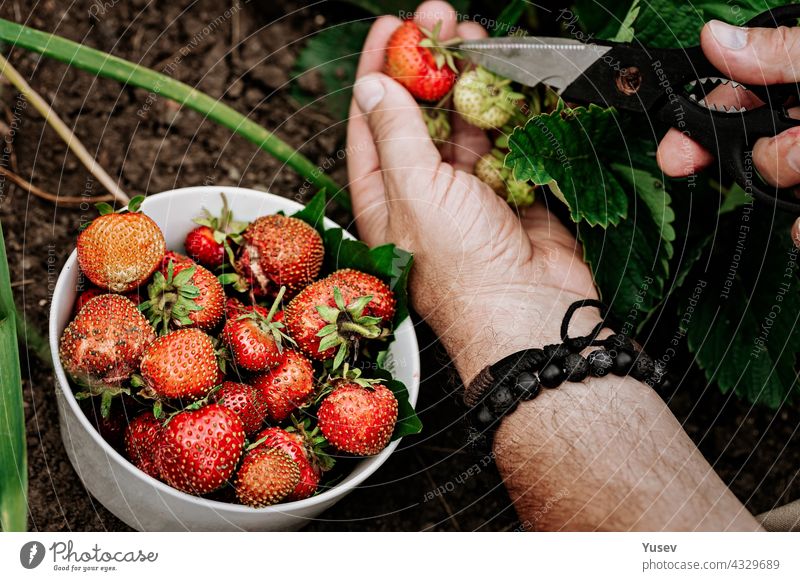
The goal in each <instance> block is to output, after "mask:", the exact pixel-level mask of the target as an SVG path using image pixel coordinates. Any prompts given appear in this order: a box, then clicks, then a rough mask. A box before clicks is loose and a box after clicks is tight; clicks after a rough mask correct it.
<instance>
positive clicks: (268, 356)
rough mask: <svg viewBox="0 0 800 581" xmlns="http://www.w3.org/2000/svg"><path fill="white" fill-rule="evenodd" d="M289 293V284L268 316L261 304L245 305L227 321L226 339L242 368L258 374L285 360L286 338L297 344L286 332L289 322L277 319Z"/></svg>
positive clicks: (234, 357) (235, 359) (277, 298)
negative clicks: (279, 309) (285, 294)
mask: <svg viewBox="0 0 800 581" xmlns="http://www.w3.org/2000/svg"><path fill="white" fill-rule="evenodd" d="M285 292H286V287H281V289H280V291H278V296H277V297H275V300H274V301H273V303H272V308H270V310H269V312H268V313H267V314H266V316H265V315H264V314H263V309H261V308H260V307H253V308H252V309H246V308H245V312H244V313H242V314H238V315H236V316H234V317H231V318H229V319H228V320H227V322H226V323H225V326H224V327H223V329H222V342H223V344H224V345H225V347H227V349H228V351H229V352H230V355H231V359H232V361H233V363H234V365H235V366H236V367H237V368H238V369H240V370H244V371H249V372H253V373H256V372H259V371H264V370H265V369H268V368H271V367H275V366H277V365H278V364H280V362H281V361H282V360H283V343H284V341H286V342H289V343H291V344H294V340H293V339H292V338H291V337H289V336H288V335H286V334H285V333H284V332H283V329H284V327H285V325H284V324H283V323H282V322H280V321H275V320H274V317H275V314H276V313H277V311H278V307H279V306H280V305H281V300H282V299H283V295H284V293H285Z"/></svg>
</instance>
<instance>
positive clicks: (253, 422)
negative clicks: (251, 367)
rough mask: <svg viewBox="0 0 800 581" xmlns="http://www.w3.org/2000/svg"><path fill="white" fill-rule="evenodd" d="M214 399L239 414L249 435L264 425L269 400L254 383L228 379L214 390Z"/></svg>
mask: <svg viewBox="0 0 800 581" xmlns="http://www.w3.org/2000/svg"><path fill="white" fill-rule="evenodd" d="M213 400H214V402H215V403H218V404H220V405H222V406H225V407H226V408H228V409H229V410H231V411H232V412H234V413H235V414H236V415H238V416H239V419H240V420H242V425H243V426H244V432H245V434H247V435H248V436H251V435H252V434H253V433H255V432H256V431H257V430H258V429H259V428H260V427H261V426H262V425H264V420H265V419H266V417H267V402H266V401H265V399H264V396H263V395H262V393H261V390H260V389H257V388H255V387H253V386H252V385H247V384H246V383H236V382H234V381H226V382H225V383H223V384H222V387H220V388H219V390H218V391H216V392H214V394H213Z"/></svg>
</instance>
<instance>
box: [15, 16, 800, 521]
mask: <svg viewBox="0 0 800 581" xmlns="http://www.w3.org/2000/svg"><path fill="white" fill-rule="evenodd" d="M228 4H233V2H230V3H228ZM228 4H223V3H219V2H212V1H210V0H200V1H189V0H174V1H172V2H159V3H155V2H149V1H147V0H116V1H114V2H111V1H107V2H102V1H100V0H95V1H94V2H89V1H86V0H79V1H75V2H71V3H68V4H62V3H60V2H55V1H53V0H44V1H41V2H39V3H37V4H36V8H35V10H34V11H33V13H32V14H31V13H29V10H30V8H29V7H28V6H27V3H26V2H22V1H5V2H0V16H2V17H3V18H7V19H11V20H14V21H17V22H26V24H28V25H30V26H33V27H35V28H39V29H43V30H47V31H51V32H56V33H58V34H61V35H63V36H66V37H68V38H71V39H75V40H79V41H82V42H84V43H85V44H87V45H89V46H93V47H97V48H101V49H103V50H106V51H110V52H112V53H113V54H115V55H118V56H121V57H124V58H127V59H131V60H134V61H138V62H141V63H142V64H144V65H147V66H150V67H153V68H155V69H157V70H164V69H165V68H166V67H168V66H169V65H170V64H171V63H173V62H174V60H175V57H176V55H178V54H181V52H180V51H181V49H182V48H184V47H191V48H190V50H188V52H187V54H186V55H185V56H183V57H182V58H181V60H180V63H179V64H177V65H175V66H173V67H171V69H170V70H171V74H172V75H173V76H175V77H176V78H178V79H180V80H182V81H184V82H187V83H189V84H191V85H195V86H197V87H198V88H199V89H201V90H203V91H206V92H208V93H210V94H211V95H214V96H221V97H222V100H223V101H224V102H226V103H228V104H230V105H232V106H233V107H235V108H237V109H238V110H239V111H242V112H246V113H248V114H250V115H251V117H252V118H253V119H255V120H256V121H258V122H259V123H261V124H263V125H264V126H266V127H268V128H270V129H273V130H275V131H276V132H277V133H278V134H279V135H280V136H281V137H283V138H284V139H286V140H287V141H288V142H289V143H290V144H292V145H293V146H295V147H298V148H300V149H301V151H302V152H303V153H304V154H305V155H307V156H308V157H309V158H310V159H312V160H313V161H314V162H315V163H320V164H322V163H323V161H324V160H325V159H327V158H328V157H329V156H331V155H333V156H334V158H335V153H336V151H337V150H338V149H339V147H340V146H341V144H342V142H343V140H344V126H343V125H342V124H337V123H336V122H334V120H332V119H329V118H327V117H326V116H325V115H324V114H322V113H319V112H316V111H312V110H309V109H303V110H302V111H299V112H298V109H299V107H298V105H297V103H295V102H293V101H292V99H291V98H290V96H289V86H288V80H289V71H290V69H291V65H292V63H293V59H294V57H295V55H296V53H297V50H298V47H299V46H300V45H301V44H302V41H301V39H302V38H303V37H304V36H305V35H307V34H309V33H311V32H312V31H314V30H317V29H319V28H320V27H322V26H323V25H324V24H325V22H326V20H327V19H328V18H330V17H332V16H333V15H336V14H337V11H340V9H341V5H322V6H320V5H317V6H316V7H315V8H314V9H313V11H312V10H307V9H301V10H299V11H297V12H294V10H296V9H299V8H301V4H299V3H294V2H280V3H277V2H275V3H273V2H267V1H263V2H258V1H251V2H249V3H247V4H245V5H244V6H243V7H242V8H241V10H240V11H233V12H234V14H233V15H232V16H231V17H230V18H227V19H223V21H221V22H219V21H218V22H219V24H218V26H216V27H215V28H214V29H213V30H212V31H211V32H210V33H208V34H205V35H204V34H203V32H202V31H203V27H204V26H207V25H208V24H209V23H211V22H214V21H215V19H218V17H219V16H220V15H221V14H223V12H224V11H225V10H226V9H227V8H229V7H230V6H229V5H228ZM65 6H69V8H65ZM92 6H94V7H95V8H94V9H92ZM90 12H91V13H93V14H94V15H95V16H94V17H93V16H91V15H90ZM284 14H287V15H288V16H284ZM198 35H199V36H198ZM238 42H241V44H239V45H238V46H237V47H236V48H235V49H233V50H232V49H231V47H232V46H234V45H236V44H237V43H238ZM11 61H12V62H13V63H14V64H15V65H16V66H18V68H19V69H20V70H21V71H22V72H23V73H24V74H25V75H26V76H28V77H29V78H30V83H31V85H32V86H33V87H34V88H35V89H37V90H38V91H39V92H40V93H41V94H42V95H44V96H45V98H46V99H48V100H49V101H50V102H52V103H53V106H54V108H55V109H56V110H57V111H58V113H59V114H60V115H61V116H62V117H63V118H64V120H65V121H66V122H67V124H68V125H70V126H71V127H72V128H73V129H74V131H75V132H76V133H77V135H78V136H79V137H80V138H81V139H82V140H83V142H84V144H85V145H86V146H87V148H88V149H89V150H90V151H91V152H93V153H94V154H96V156H97V158H98V160H99V161H100V162H101V163H102V164H103V165H104V166H105V167H106V168H107V169H108V170H109V171H110V172H111V173H112V175H114V176H115V177H119V180H120V183H121V185H122V187H123V188H124V189H126V190H127V191H129V192H132V193H153V192H159V191H163V190H167V189H171V188H174V187H182V186H189V185H197V184H202V183H205V184H219V185H242V186H245V187H253V188H257V189H262V190H270V191H271V192H273V193H275V194H279V195H283V196H286V197H295V196H296V193H297V192H298V190H299V188H300V186H301V184H302V179H300V178H298V177H297V176H296V175H295V174H294V173H293V172H292V171H290V170H288V169H285V168H283V167H282V166H281V164H280V163H278V162H277V161H275V160H274V159H273V158H271V157H270V156H269V155H267V154H266V153H264V152H262V151H260V150H259V149H257V148H256V147H254V146H252V145H250V144H249V143H247V142H245V141H244V140H242V139H241V138H238V137H232V136H231V134H230V133H229V132H228V131H227V130H225V129H222V128H219V127H216V126H215V125H213V124H212V123H209V122H205V121H204V120H203V119H202V118H201V117H200V116H199V115H197V114H195V113H193V112H190V111H182V110H179V109H178V108H177V107H176V106H175V105H174V104H172V103H170V102H167V101H165V100H163V99H155V100H153V98H152V97H149V96H148V93H147V92H146V91H142V90H139V89H133V88H123V87H121V86H120V85H119V84H118V83H116V82H113V81H109V80H102V79H96V78H94V77H92V76H90V75H88V74H86V73H83V72H80V71H77V70H74V69H71V68H69V67H67V66H64V65H62V64H59V63H56V62H53V61H49V60H45V59H40V58H39V57H38V56H37V55H34V54H30V53H26V52H24V51H21V50H15V51H13V53H12V55H11ZM306 85H307V86H306V87H305V88H306V89H309V90H311V91H314V90H319V89H318V87H316V86H315V83H314V82H313V79H312V80H311V81H309V82H307V83H306ZM1 88H2V92H0V95H1V96H2V102H3V105H4V107H6V109H7V113H8V115H9V117H8V119H7V126H6V127H5V128H4V129H5V132H6V134H7V135H8V137H9V138H13V143H14V150H15V153H16V167H17V171H18V173H19V174H20V175H22V176H23V177H25V178H26V179H28V180H29V181H31V182H33V183H34V184H35V185H36V186H38V187H40V188H42V189H44V190H46V191H49V192H52V193H58V194H60V195H62V196H76V195H84V194H98V193H102V189H101V187H100V186H99V185H98V184H97V183H96V182H95V181H94V180H92V179H91V178H90V177H89V176H88V174H87V172H86V171H85V169H84V168H83V166H82V165H81V164H80V163H79V162H78V161H77V160H76V159H75V158H74V157H73V156H72V155H71V154H69V153H68V152H67V151H66V148H65V146H64V145H63V143H62V142H61V141H60V140H59V139H58V138H57V136H56V135H55V133H54V132H53V131H52V130H50V129H49V128H46V127H45V125H44V123H43V121H42V118H41V117H40V116H39V115H38V114H37V113H36V112H35V111H34V110H33V108H32V107H31V106H30V105H28V106H26V107H23V106H21V105H19V103H20V102H19V101H18V100H17V98H16V93H15V92H14V90H13V89H12V88H11V87H9V86H7V85H2V87H1ZM14 113H16V114H17V115H18V117H19V120H18V121H14V122H13V123H12V118H13V115H14ZM12 127H13V129H12ZM9 134H10V135H9ZM12 163H13V160H12ZM332 173H333V176H334V177H335V178H336V179H337V180H338V181H339V182H340V183H343V182H346V175H345V169H344V164H343V163H341V162H339V164H338V165H337V166H335V167H334V169H333V171H332ZM90 216H91V212H89V211H81V210H80V209H70V208H64V207H58V208H56V207H54V206H53V204H51V203H49V202H45V201H43V200H40V199H38V198H35V197H29V196H28V195H27V193H26V192H24V191H23V190H21V189H20V188H17V187H14V186H11V185H10V184H7V183H6V184H5V187H4V188H3V189H2V191H1V192H0V219H2V223H3V228H4V230H5V236H6V244H7V248H8V254H9V259H10V261H11V269H12V273H13V274H12V278H13V283H14V290H15V293H16V298H17V301H18V304H19V305H20V306H22V307H24V310H25V314H26V317H27V320H28V324H29V325H30V326H31V327H33V328H35V329H37V330H38V331H39V332H40V333H42V334H45V332H46V329H47V315H48V310H49V301H50V292H51V291H52V287H53V285H54V284H55V279H56V277H57V275H58V271H59V269H60V267H61V265H62V264H63V263H64V261H65V260H66V258H67V256H68V254H69V252H70V251H71V250H72V248H73V246H74V240H75V236H76V234H77V231H78V227H79V225H80V224H81V223H82V222H84V221H86V220H87V219H88V218H89V217H90ZM332 217H334V218H337V217H338V218H340V219H343V218H344V214H342V213H339V214H338V215H337V214H333V216H332ZM419 332H420V334H421V337H420V339H421V341H420V343H421V345H423V346H424V349H423V367H424V370H423V383H422V388H421V394H422V395H421V398H420V402H419V405H418V408H419V410H421V411H420V415H421V417H422V420H423V422H424V424H425V431H424V433H423V434H422V435H421V436H419V437H416V438H408V439H407V440H406V441H404V442H403V445H402V446H401V448H400V450H399V451H398V452H397V453H396V454H394V455H393V456H392V458H391V459H390V461H389V462H388V463H387V464H386V465H384V467H383V468H382V469H381V470H379V471H378V473H377V474H376V475H375V476H374V477H372V478H371V479H370V480H368V481H367V482H366V483H365V484H364V485H363V486H361V487H360V488H359V489H358V490H357V491H355V492H353V493H352V494H351V495H350V496H348V497H347V499H346V500H344V501H342V502H340V503H339V504H338V505H337V506H336V507H334V508H333V509H331V510H330V511H328V512H327V513H325V514H324V515H322V518H321V519H320V520H319V521H318V522H315V523H313V524H312V525H310V526H309V527H308V528H309V529H312V530H412V531H416V530H475V529H482V530H511V529H514V528H515V527H517V526H518V523H517V519H516V515H515V514H514V511H513V508H512V507H511V505H510V502H509V499H508V497H507V495H506V493H505V491H504V489H503V487H502V483H501V481H500V479H499V477H498V475H497V473H496V472H495V471H494V469H492V468H484V467H482V465H481V464H480V463H479V464H478V466H481V469H480V471H477V470H476V469H475V468H473V469H472V471H471V472H472V474H471V475H469V476H465V472H467V471H469V470H470V467H473V466H474V465H475V462H476V457H474V456H472V455H471V454H469V453H466V452H463V451H460V448H461V442H462V438H463V434H462V431H461V426H460V424H459V423H458V422H457V421H456V419H457V416H458V413H459V412H458V410H457V408H456V407H455V405H454V403H453V399H452V398H451V395H450V394H451V393H452V392H453V391H454V390H455V389H456V384H455V381H454V378H453V375H452V374H451V372H450V371H449V364H448V363H449V362H448V360H447V357H446V355H445V354H444V353H443V351H442V349H441V348H440V347H439V346H438V345H437V344H436V343H435V340H434V338H433V337H432V335H431V334H430V332H429V331H427V330H426V329H424V328H420V329H419ZM23 366H24V375H25V384H24V387H25V411H26V419H27V422H28V451H29V465H30V528H31V529H34V530H48V531H53V530H127V527H126V526H125V525H124V524H122V523H121V522H120V521H118V520H117V519H116V518H114V517H113V516H112V515H111V514H110V513H109V512H108V511H106V510H105V509H104V508H103V507H102V506H100V505H99V504H98V503H97V502H96V501H94V500H93V499H92V497H91V496H90V495H89V494H88V493H87V492H86V490H85V489H84V488H83V487H82V486H81V483H80V481H79V480H78V478H77V476H76V475H75V472H74V471H73V470H72V467H71V466H70V464H69V461H68V459H67V456H66V453H65V451H64V448H63V446H62V444H61V440H60V436H59V431H58V415H57V410H56V402H55V396H54V392H53V378H52V376H51V373H50V372H49V370H48V368H47V367H46V366H45V365H43V364H42V363H41V362H40V361H38V360H37V359H36V358H35V357H34V356H33V355H29V356H28V355H27V354H25V353H23ZM696 383H697V384H698V385H701V384H702V382H701V381H697V382H696ZM707 391H708V393H703V394H701V393H700V392H699V390H698V393H693V392H692V390H691V389H682V390H681V391H680V392H679V395H678V396H676V397H675V398H674V399H673V400H672V401H671V406H672V407H673V409H674V410H675V412H676V414H677V415H678V416H679V417H680V418H681V419H682V420H683V421H684V422H685V426H686V429H687V430H688V431H689V433H690V434H691V436H692V437H693V438H694V439H695V440H696V441H697V442H698V444H699V445H700V448H701V450H702V451H703V453H704V454H705V455H706V457H707V458H708V459H709V460H710V461H711V462H712V463H713V464H714V466H715V468H716V469H717V470H718V471H719V473H720V474H721V476H722V477H723V479H724V480H725V481H726V482H728V483H729V484H730V485H731V487H732V488H733V490H734V492H735V493H736V494H737V495H738V496H739V497H740V498H741V499H742V500H743V501H745V502H746V504H747V506H748V508H750V509H751V510H753V511H756V512H759V511H763V510H766V509H768V508H770V507H772V506H774V505H776V504H780V503H783V502H786V501H788V500H791V499H794V498H797V497H798V496H800V483H798V479H797V470H798V469H797V467H798V466H800V446H798V440H799V439H800V438H798V436H797V433H796V427H797V426H798V424H800V411H798V408H797V406H796V405H795V406H794V407H792V408H784V409H782V410H781V411H780V412H778V413H771V412H769V411H767V410H764V409H761V408H753V409H751V408H750V406H748V405H745V404H742V403H740V402H738V401H736V400H733V399H729V398H727V397H724V396H721V395H720V394H719V393H718V392H717V391H716V390H713V391H712V390H707ZM436 491H438V493H435V492H436Z"/></svg>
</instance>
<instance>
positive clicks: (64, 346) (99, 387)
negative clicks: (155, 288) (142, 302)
mask: <svg viewBox="0 0 800 581" xmlns="http://www.w3.org/2000/svg"><path fill="white" fill-rule="evenodd" d="M155 338H156V335H155V331H153V328H152V327H151V326H150V325H149V324H148V323H147V320H146V319H145V318H144V317H143V316H142V314H141V313H140V312H139V311H138V310H137V309H136V305H134V304H133V303H132V302H131V301H129V300H128V299H126V298H125V297H123V296H121V295H115V294H104V295H100V296H97V297H94V298H93V299H91V300H89V301H88V302H87V303H86V304H85V305H84V306H83V308H82V309H81V311H80V313H78V316H77V317H75V318H74V319H73V320H72V322H71V323H70V324H69V325H68V326H67V328H66V329H64V333H63V334H62V335H61V342H60V345H59V355H60V357H61V363H62V365H63V366H64V370H65V371H66V372H67V374H68V375H69V376H70V377H72V379H74V380H75V381H76V382H77V383H78V384H79V385H82V386H85V387H88V388H89V390H90V393H93V394H98V393H100V392H103V391H107V390H108V389H109V388H112V387H114V388H119V387H120V385H121V384H122V382H124V381H126V380H127V379H128V378H130V376H131V374H132V373H133V372H134V371H135V370H136V369H137V368H138V367H139V362H140V361H141V360H142V355H143V353H144V352H145V349H146V347H147V346H148V345H149V344H150V343H151V342H152V341H153V340H154V339H155Z"/></svg>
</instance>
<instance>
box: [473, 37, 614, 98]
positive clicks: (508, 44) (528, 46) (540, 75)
mask: <svg viewBox="0 0 800 581" xmlns="http://www.w3.org/2000/svg"><path fill="white" fill-rule="evenodd" d="M458 50H459V51H460V52H461V53H462V54H463V55H464V57H465V58H467V59H469V60H470V61H472V62H473V63H475V64H478V65H481V66H482V67H484V68H486V69H489V70H490V71H492V72H493V73H496V74H498V75H500V76H503V77H506V78H509V79H512V80H514V81H517V82H518V83H522V84H523V85H527V86H529V87H533V86H536V85H538V84H539V83H545V84H546V85H549V86H550V87H552V88H553V89H555V90H557V91H559V92H560V91H563V90H564V89H566V88H567V87H569V85H570V84H572V82H573V81H574V80H575V79H577V78H578V77H580V76H581V75H582V74H583V72H584V71H586V70H587V69H588V68H589V67H590V66H592V64H593V63H595V62H596V61H597V60H598V59H600V58H602V57H603V55H604V54H606V53H607V52H608V51H609V50H611V47H610V46H602V45H599V44H585V43H583V42H580V41H579V40H575V39H571V38H548V37H542V36H524V37H514V36H510V37H506V38H486V39H481V40H468V41H464V42H462V43H461V44H460V45H459V47H458Z"/></svg>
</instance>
